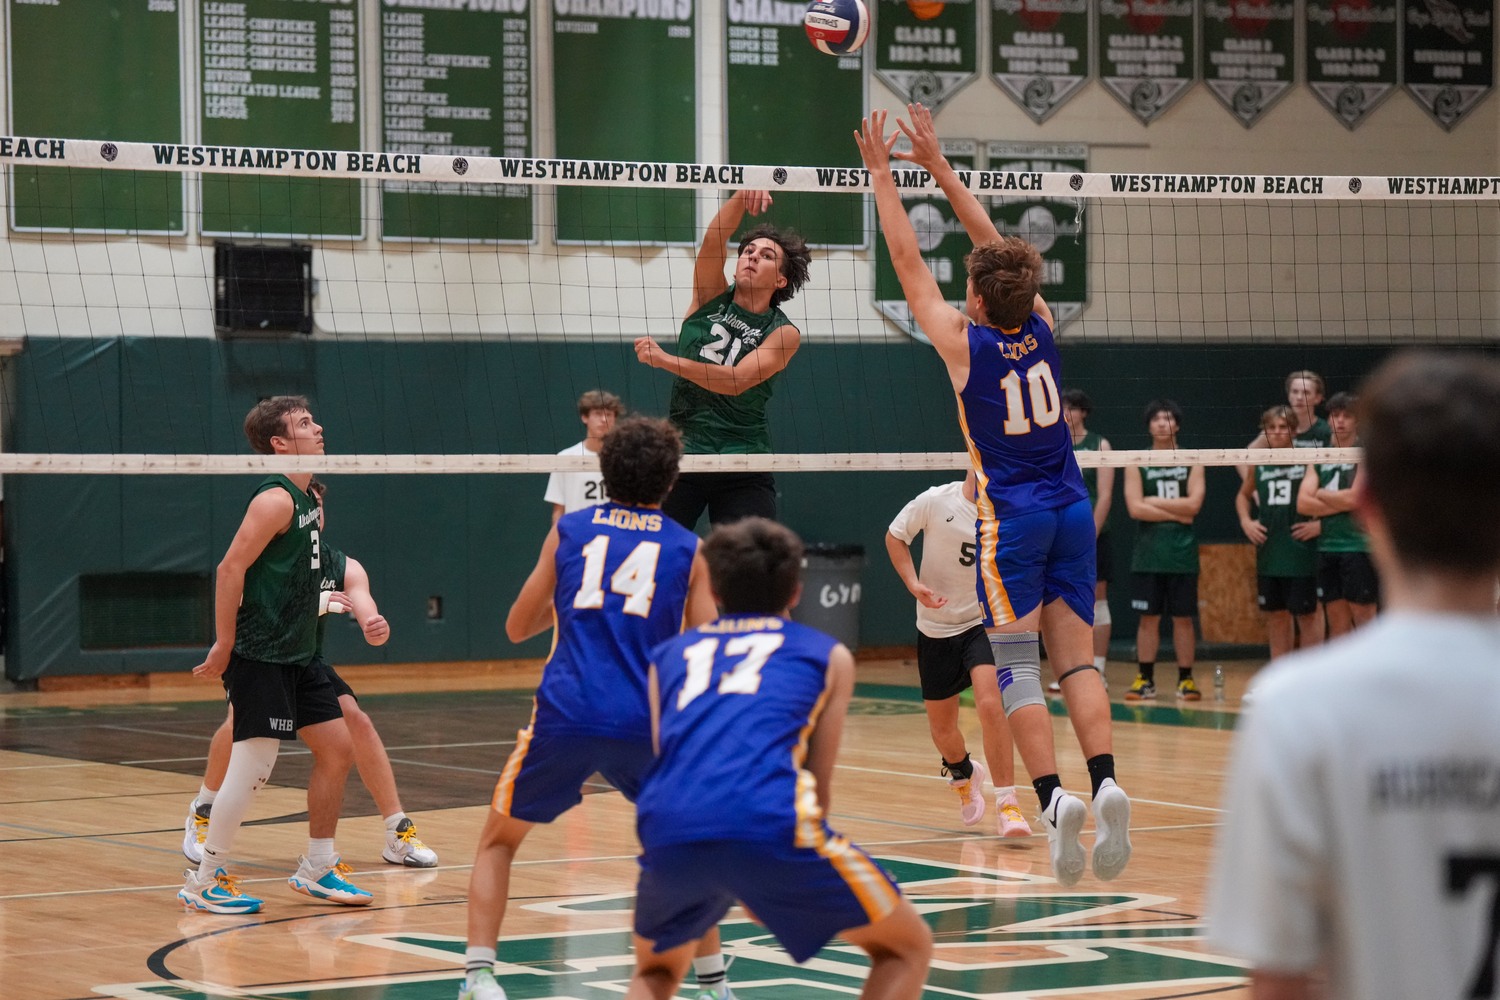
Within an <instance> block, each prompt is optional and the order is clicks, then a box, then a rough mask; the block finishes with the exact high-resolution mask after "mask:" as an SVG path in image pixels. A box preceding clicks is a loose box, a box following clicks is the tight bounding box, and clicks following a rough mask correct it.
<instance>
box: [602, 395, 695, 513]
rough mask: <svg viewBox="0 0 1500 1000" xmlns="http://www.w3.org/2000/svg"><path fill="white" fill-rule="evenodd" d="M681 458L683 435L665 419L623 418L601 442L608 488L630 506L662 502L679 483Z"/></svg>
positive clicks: (607, 490)
mask: <svg viewBox="0 0 1500 1000" xmlns="http://www.w3.org/2000/svg"><path fill="white" fill-rule="evenodd" d="M681 458H682V435H681V434H679V433H677V428H675V427H673V426H672V425H671V424H669V423H667V422H666V421H665V420H653V419H651V418H649V417H632V418H631V419H629V420H622V421H620V422H619V423H618V424H616V425H615V429H614V430H612V431H610V432H609V433H608V434H606V435H604V440H603V441H602V442H600V444H599V471H600V472H602V473H603V474H604V491H605V492H606V493H608V494H609V498H610V499H611V500H613V501H614V502H615V503H622V504H625V505H626V506H627V507H649V506H653V505H655V504H659V503H661V502H662V501H663V500H665V499H666V498H667V494H668V493H670V492H672V484H673V483H675V482H677V465H678V462H679V460H680V459H681Z"/></svg>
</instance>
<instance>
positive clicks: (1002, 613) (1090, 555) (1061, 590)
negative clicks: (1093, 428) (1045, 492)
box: [975, 499, 1097, 628]
mask: <svg viewBox="0 0 1500 1000" xmlns="http://www.w3.org/2000/svg"><path fill="white" fill-rule="evenodd" d="M975 530H976V532H977V534H978V542H979V558H978V559H976V560H975V564H976V568H977V571H978V573H979V586H978V592H979V608H980V611H981V612H982V613H983V615H984V625H985V627H986V628H990V627H993V626H995V625H1009V624H1010V623H1011V622H1013V621H1017V620H1018V619H1021V618H1024V617H1026V616H1027V615H1028V614H1030V613H1031V612H1032V610H1033V609H1035V608H1036V607H1037V606H1038V605H1041V604H1051V603H1052V602H1053V601H1055V600H1057V599H1058V598H1062V599H1063V600H1064V601H1066V602H1067V604H1068V607H1070V608H1072V609H1073V612H1074V613H1075V614H1076V615H1078V617H1079V618H1082V619H1083V620H1084V621H1085V622H1087V623H1088V624H1090V625H1092V624H1094V584H1095V583H1096V582H1097V581H1096V576H1095V566H1094V551H1095V548H1096V546H1097V541H1096V539H1095V536H1094V508H1093V507H1092V506H1090V505H1089V502H1088V500H1086V499H1085V500H1077V501H1074V502H1073V503H1070V504H1068V505H1067V506H1066V507H1052V508H1049V509H1047V510H1035V511H1029V512H1027V513H1024V514H1009V515H1006V516H1005V518H1004V519H1001V520H991V519H986V518H984V517H981V518H980V519H979V522H978V525H977V527H976V529H975Z"/></svg>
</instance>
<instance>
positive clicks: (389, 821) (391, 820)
mask: <svg viewBox="0 0 1500 1000" xmlns="http://www.w3.org/2000/svg"><path fill="white" fill-rule="evenodd" d="M405 818H406V813H404V812H394V813H391V814H390V815H389V816H387V817H386V818H385V832H386V833H395V832H396V827H398V826H400V825H401V821H402V820H403V819H405Z"/></svg>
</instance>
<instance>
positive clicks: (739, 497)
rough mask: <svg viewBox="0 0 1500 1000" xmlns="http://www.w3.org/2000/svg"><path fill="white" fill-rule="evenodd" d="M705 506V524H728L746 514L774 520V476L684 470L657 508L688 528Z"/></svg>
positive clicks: (693, 524)
mask: <svg viewBox="0 0 1500 1000" xmlns="http://www.w3.org/2000/svg"><path fill="white" fill-rule="evenodd" d="M704 508H707V509H708V523H709V524H712V525H715V526H717V525H720V524H732V523H733V522H735V521H741V520H744V519H745V518H747V517H763V518H765V519H767V520H768V521H774V520H776V478H775V477H774V476H772V475H771V474H770V473H769V472H684V473H683V474H682V475H680V476H678V477H677V485H675V486H673V487H672V492H671V493H669V494H668V495H667V499H666V501H665V502H664V503H663V504H662V505H661V509H662V510H663V511H664V512H665V513H666V515H667V516H668V517H670V518H671V519H672V520H674V521H676V522H677V523H678V524H680V525H682V526H683V527H684V528H686V529H687V530H689V531H693V530H695V529H696V528H697V526H698V518H700V517H702V516H703V510H704Z"/></svg>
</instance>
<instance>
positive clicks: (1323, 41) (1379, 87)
mask: <svg viewBox="0 0 1500 1000" xmlns="http://www.w3.org/2000/svg"><path fill="white" fill-rule="evenodd" d="M1303 18H1304V22H1303V24H1304V26H1303V31H1304V33H1305V35H1306V38H1307V63H1306V68H1305V70H1304V72H1305V73H1306V75H1307V85H1308V87H1310V88H1312V92H1313V96H1315V97H1316V98H1317V99H1318V100H1319V101H1320V102H1322V104H1323V106H1324V107H1326V108H1327V109H1328V110H1329V111H1332V112H1333V114H1334V117H1336V118H1338V120H1339V121H1340V122H1342V123H1343V124H1344V126H1345V127H1346V128H1348V129H1350V130H1351V131H1352V130H1353V129H1355V128H1358V127H1359V124H1360V123H1361V122H1363V121H1364V120H1365V118H1367V117H1368V116H1369V114H1370V112H1371V111H1374V110H1375V108H1376V106H1377V105H1379V104H1380V102H1381V101H1383V100H1385V99H1386V98H1387V97H1389V96H1390V95H1391V94H1392V93H1394V92H1395V90H1396V82H1397V81H1396V73H1397V69H1398V67H1399V65H1400V53H1399V52H1398V50H1397V48H1396V0H1307V9H1306V11H1305V12H1304V14H1303Z"/></svg>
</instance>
